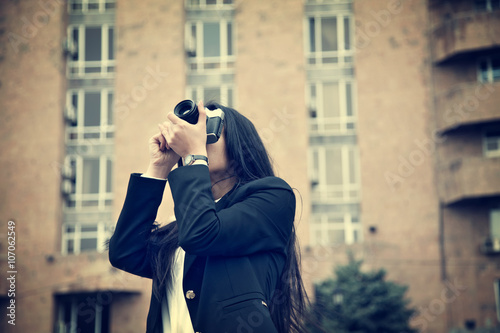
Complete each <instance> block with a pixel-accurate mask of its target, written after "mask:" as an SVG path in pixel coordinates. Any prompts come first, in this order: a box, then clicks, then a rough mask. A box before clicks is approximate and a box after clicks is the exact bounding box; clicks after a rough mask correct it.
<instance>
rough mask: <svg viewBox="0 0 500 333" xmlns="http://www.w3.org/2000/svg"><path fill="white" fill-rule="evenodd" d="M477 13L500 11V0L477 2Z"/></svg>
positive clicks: (478, 0)
mask: <svg viewBox="0 0 500 333" xmlns="http://www.w3.org/2000/svg"><path fill="white" fill-rule="evenodd" d="M474 7H475V8H476V11H489V12H491V11H493V10H498V9H500V0H475V1H474Z"/></svg>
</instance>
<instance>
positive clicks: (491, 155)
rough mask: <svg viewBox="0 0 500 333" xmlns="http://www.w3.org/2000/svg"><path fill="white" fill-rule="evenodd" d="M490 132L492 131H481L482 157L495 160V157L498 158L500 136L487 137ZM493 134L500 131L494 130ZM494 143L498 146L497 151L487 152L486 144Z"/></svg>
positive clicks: (499, 155)
mask: <svg viewBox="0 0 500 333" xmlns="http://www.w3.org/2000/svg"><path fill="white" fill-rule="evenodd" d="M490 132H492V130H488V129H487V130H484V131H483V140H482V141H483V156H485V157H487V158H495V157H500V135H498V136H493V137H488V133H490ZM495 132H498V133H500V129H496V130H495ZM492 141H493V142H496V143H497V144H498V147H499V148H498V149H497V150H489V149H488V143H490V142H492Z"/></svg>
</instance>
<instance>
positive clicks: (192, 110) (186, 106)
mask: <svg viewBox="0 0 500 333" xmlns="http://www.w3.org/2000/svg"><path fill="white" fill-rule="evenodd" d="M174 114H175V115H176V116H177V117H179V118H181V119H183V120H185V121H187V122H188V123H190V124H196V123H197V122H198V107H197V106H196V104H195V103H194V102H193V101H191V100H189V99H186V100H184V101H182V102H179V103H178V104H177V105H176V106H175V108H174Z"/></svg>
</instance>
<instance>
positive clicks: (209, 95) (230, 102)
mask: <svg viewBox="0 0 500 333" xmlns="http://www.w3.org/2000/svg"><path fill="white" fill-rule="evenodd" d="M187 95H188V98H190V99H192V100H193V101H199V100H202V101H205V102H208V101H215V102H219V103H221V104H224V105H227V106H229V107H234V89H233V88H232V87H231V86H230V85H219V86H215V87H210V86H191V87H188V89H187Z"/></svg>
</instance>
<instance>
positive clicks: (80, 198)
mask: <svg viewBox="0 0 500 333" xmlns="http://www.w3.org/2000/svg"><path fill="white" fill-rule="evenodd" d="M96 158H97V159H98V160H99V183H98V188H99V189H98V191H97V193H83V186H84V185H83V182H84V178H85V177H84V173H85V172H84V170H83V166H84V160H85V159H96ZM108 162H111V171H110V173H111V179H109V181H110V182H111V190H110V192H108V191H107V187H108ZM64 166H65V169H66V170H70V173H71V174H72V175H73V177H71V180H69V181H72V183H73V187H72V188H71V191H70V192H69V191H68V192H67V193H64V194H65V200H64V210H65V211H73V212H74V211H81V212H85V211H88V210H99V211H102V210H105V209H107V208H110V207H111V206H112V205H113V199H114V195H113V182H112V178H113V166H114V158H113V157H112V156H110V155H109V154H99V155H95V154H88V155H83V154H67V155H66V157H65V161H64ZM66 181H68V180H66ZM90 202H96V203H97V204H96V205H90V204H85V203H90ZM70 203H74V204H70Z"/></svg>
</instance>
